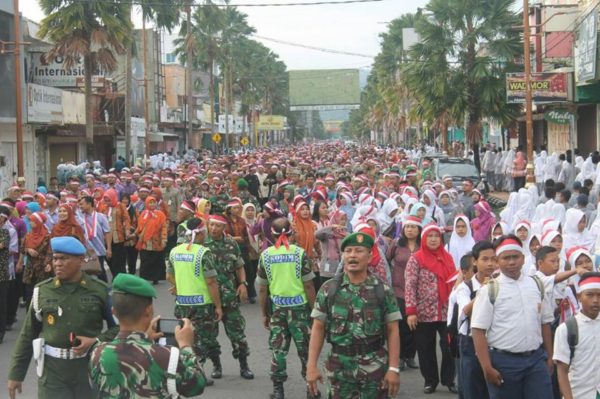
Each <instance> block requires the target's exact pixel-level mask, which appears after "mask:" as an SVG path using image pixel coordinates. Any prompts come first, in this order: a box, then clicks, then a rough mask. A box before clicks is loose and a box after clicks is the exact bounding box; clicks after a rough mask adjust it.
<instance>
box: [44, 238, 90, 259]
mask: <svg viewBox="0 0 600 399" xmlns="http://www.w3.org/2000/svg"><path fill="white" fill-rule="evenodd" d="M50 247H51V248H52V252H56V253H60V254H67V255H76V256H82V255H85V254H86V250H85V247H84V246H83V244H82V243H81V241H79V240H78V239H77V238H75V237H70V236H64V237H54V238H53V239H51V240H50Z"/></svg>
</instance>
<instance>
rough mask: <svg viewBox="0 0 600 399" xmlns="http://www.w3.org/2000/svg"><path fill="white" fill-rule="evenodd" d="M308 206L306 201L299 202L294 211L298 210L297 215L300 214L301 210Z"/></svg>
mask: <svg viewBox="0 0 600 399" xmlns="http://www.w3.org/2000/svg"><path fill="white" fill-rule="evenodd" d="M304 205H306V206H308V204H307V203H306V202H304V201H298V203H297V204H296V206H295V207H294V209H295V210H296V213H298V212H300V208H302V206H304Z"/></svg>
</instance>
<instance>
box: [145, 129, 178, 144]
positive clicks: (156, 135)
mask: <svg viewBox="0 0 600 399" xmlns="http://www.w3.org/2000/svg"><path fill="white" fill-rule="evenodd" d="M149 135H150V137H149V138H150V141H152V142H154V143H162V142H163V141H165V138H179V135H178V134H176V133H164V132H151V133H149Z"/></svg>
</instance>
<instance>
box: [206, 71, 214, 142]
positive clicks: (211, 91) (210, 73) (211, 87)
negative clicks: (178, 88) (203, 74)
mask: <svg viewBox="0 0 600 399" xmlns="http://www.w3.org/2000/svg"><path fill="white" fill-rule="evenodd" d="M213 62H214V61H213V60H210V66H209V68H208V76H209V79H210V81H209V83H208V91H209V96H210V132H211V134H212V133H214V132H215V77H214V76H213V72H214V71H213V67H214V65H213Z"/></svg>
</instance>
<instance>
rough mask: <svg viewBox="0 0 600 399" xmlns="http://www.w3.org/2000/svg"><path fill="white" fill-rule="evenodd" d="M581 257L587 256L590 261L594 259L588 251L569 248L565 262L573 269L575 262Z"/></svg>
mask: <svg viewBox="0 0 600 399" xmlns="http://www.w3.org/2000/svg"><path fill="white" fill-rule="evenodd" d="M581 255H585V256H587V257H588V258H590V260H592V261H593V259H594V258H593V257H592V254H591V253H590V251H588V250H587V249H585V248H584V247H571V248H569V249H568V250H567V260H568V261H569V264H570V265H571V267H575V262H576V261H577V259H579V257H580V256H581Z"/></svg>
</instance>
